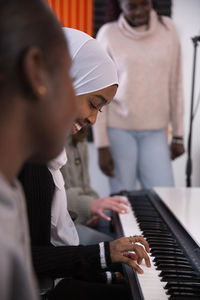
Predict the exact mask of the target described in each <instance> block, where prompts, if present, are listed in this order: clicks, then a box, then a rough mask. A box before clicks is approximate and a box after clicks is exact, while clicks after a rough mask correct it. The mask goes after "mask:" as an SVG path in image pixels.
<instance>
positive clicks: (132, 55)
mask: <svg viewBox="0 0 200 300" xmlns="http://www.w3.org/2000/svg"><path fill="white" fill-rule="evenodd" d="M163 22H164V25H163V24H161V23H160V22H159V21H158V18H157V15H156V13H155V12H154V11H152V12H151V17H150V26H149V28H148V29H147V30H144V31H140V30H135V29H134V28H132V27H131V26H130V25H129V24H128V23H127V22H126V20H125V18H124V16H123V15H121V16H120V18H119V19H118V21H116V22H112V23H107V24H105V25H104V26H103V27H102V28H101V29H100V31H99V33H98V36H97V39H98V41H99V42H100V43H101V45H102V46H103V47H104V49H105V50H106V51H107V53H108V54H109V55H110V57H111V58H112V59H113V61H114V62H115V64H116V67H117V71H118V76H119V87H118V91H117V94H116V96H115V98H114V100H113V101H112V102H111V104H109V105H108V106H106V107H104V108H103V112H102V113H101V114H99V116H98V118H97V122H96V124H95V126H94V128H93V129H94V139H95V144H96V146H97V147H106V146H108V145H109V139H108V136H107V131H106V128H107V127H112V128H121V129H126V130H154V129H155V130H156V129H161V128H165V127H167V126H168V124H169V123H171V126H172V134H173V136H183V94H182V70H181V49H180V43H179V39H178V35H177V32H176V28H175V26H174V23H173V22H172V20H171V19H169V18H167V17H163Z"/></svg>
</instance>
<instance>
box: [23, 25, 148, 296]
mask: <svg viewBox="0 0 200 300" xmlns="http://www.w3.org/2000/svg"><path fill="white" fill-rule="evenodd" d="M65 31H66V34H67V37H68V39H69V46H70V52H71V56H72V59H73V65H72V75H73V77H74V78H75V82H74V85H75V89H76V92H77V94H79V87H83V88H84V84H87V83H88V82H92V85H93V89H92V90H91V91H90V92H88V93H87V94H84V92H82V93H81V95H80V94H79V96H78V99H77V102H78V105H79V114H78V118H77V121H76V122H75V123H74V125H73V133H77V131H78V130H79V129H80V128H82V127H84V126H86V125H89V124H93V123H94V122H95V120H96V116H97V113H98V110H99V109H101V108H102V107H103V106H104V105H105V103H109V102H110V101H111V100H112V98H113V96H114V94H115V92H116V88H117V87H116V85H117V75H116V70H115V67H114V65H113V63H112V61H111V60H110V59H109V58H108V57H107V56H106V55H105V53H104V52H103V50H101V48H100V47H99V44H98V42H97V41H95V40H94V39H92V38H91V37H89V36H88V35H86V34H84V33H81V32H79V31H77V30H73V29H66V30H65ZM88 53H89V58H88V61H86V59H87V57H88ZM76 62H77V63H76ZM94 79H95V80H94ZM97 79H98V80H97ZM99 79H101V80H99ZM77 82H78V83H79V84H80V86H79V85H78V84H77ZM99 82H100V84H99ZM76 84H77V85H76ZM61 161H62V155H61ZM60 166H61V164H60V163H58V158H57V159H54V160H53V161H52V162H50V163H49V164H48V167H47V165H34V164H31V163H30V164H28V165H27V166H26V167H25V168H24V169H23V170H22V173H21V175H20V179H21V181H22V183H23V186H24V190H25V194H26V198H27V203H28V215H29V223H30V232H31V238H32V252H33V262H34V266H35V269H36V272H37V274H38V275H48V276H50V277H52V278H65V279H63V280H62V281H60V282H59V283H58V285H57V286H56V288H55V289H54V290H53V291H52V292H51V294H50V295H49V298H48V299H66V296H67V297H69V299H82V297H83V293H84V297H85V298H86V299H101V298H102V297H104V298H105V299H110V298H112V297H115V298H116V299H122V297H123V299H124V296H126V297H127V298H128V297H129V296H128V295H129V293H128V290H127V289H126V288H125V287H124V286H122V287H120V286H116V285H109V286H108V285H105V284H104V283H103V282H105V279H104V277H102V276H100V275H102V271H103V270H109V269H111V268H112V265H113V263H117V262H124V263H127V264H129V265H130V266H131V267H133V268H134V269H136V270H137V271H138V272H140V273H142V269H141V268H140V266H139V263H140V262H141V260H142V259H145V263H146V265H147V266H150V261H149V257H148V255H147V253H146V251H147V252H148V251H149V246H148V243H147V242H146V240H145V239H144V238H143V237H141V236H139V237H129V238H121V239H119V240H115V241H112V242H110V243H107V242H105V243H100V244H97V245H91V246H80V245H79V246H76V245H77V243H78V241H77V235H76V234H72V235H70V237H69V236H65V234H64V235H63V232H69V230H70V229H71V227H70V228H66V226H68V224H70V226H73V223H71V221H70V222H68V221H69V215H68V214H67V210H66V209H65V210H63V211H64V215H63V214H62V215H60V213H61V212H62V207H64V206H62V205H65V206H66V205H67V204H66V201H65V202H63V200H64V198H63V197H64V196H63V197H61V198H60V201H62V205H59V201H58V200H59V199H58V197H57V196H59V194H60V193H61V192H62V191H63V190H64V189H63V187H64V186H63V185H62V176H61V173H60V170H59V168H60ZM54 192H56V193H55V196H54ZM60 195H61V194H60ZM65 200H66V199H65ZM55 203H57V204H58V205H59V206H57V205H54V204H55ZM59 212H60V213H59ZM65 213H66V214H65ZM52 216H53V218H52ZM55 216H56V217H55ZM63 216H64V218H65V220H64V223H63ZM52 219H54V221H55V223H54V224H51V222H52ZM67 220H68V221H67ZM60 221H61V222H60ZM56 222H57V223H56ZM52 225H53V226H54V229H55V227H57V230H54V231H52V230H51V229H52ZM62 226H65V228H66V231H65V230H64V229H63V227H62ZM63 230H64V231H63ZM73 232H74V233H75V230H74V228H73ZM66 235H67V233H66ZM63 237H64V240H63ZM74 237H75V238H74ZM66 241H67V242H66ZM137 242H140V243H142V244H143V245H144V246H145V249H146V251H145V250H144V248H143V247H142V246H140V245H138V244H137ZM55 245H56V246H55ZM69 245H70V246H69ZM73 245H74V246H73ZM129 251H134V252H135V254H130V253H129ZM102 278H103V279H102ZM75 287H76V288H75Z"/></svg>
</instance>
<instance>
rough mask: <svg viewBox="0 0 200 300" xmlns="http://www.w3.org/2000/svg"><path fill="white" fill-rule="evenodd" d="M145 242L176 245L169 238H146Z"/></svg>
mask: <svg viewBox="0 0 200 300" xmlns="http://www.w3.org/2000/svg"><path fill="white" fill-rule="evenodd" d="M147 240H148V242H160V243H163V242H169V243H175V244H176V241H175V240H174V239H172V238H169V237H148V238H147Z"/></svg>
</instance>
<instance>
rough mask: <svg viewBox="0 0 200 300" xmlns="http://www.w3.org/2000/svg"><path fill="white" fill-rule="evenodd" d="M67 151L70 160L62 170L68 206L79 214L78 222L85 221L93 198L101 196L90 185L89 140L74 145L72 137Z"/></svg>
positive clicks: (67, 145)
mask: <svg viewBox="0 0 200 300" xmlns="http://www.w3.org/2000/svg"><path fill="white" fill-rule="evenodd" d="M66 152H67V158H68V161H67V164H66V165H65V166H64V167H62V169H61V172H62V174H63V177H64V180H65V187H66V192H67V202H68V207H67V208H68V210H72V211H74V212H76V213H77V214H78V219H77V220H76V221H77V222H78V223H80V222H85V221H86V220H87V219H88V218H89V217H90V206H91V202H92V200H93V199H96V198H99V196H98V194H97V193H96V192H95V191H94V190H93V189H92V188H91V186H90V178H89V172H88V149H87V141H83V142H79V143H78V144H77V145H76V146H74V145H73V144H72V140H71V137H70V138H69V139H68V141H67V143H66Z"/></svg>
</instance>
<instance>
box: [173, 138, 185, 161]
mask: <svg viewBox="0 0 200 300" xmlns="http://www.w3.org/2000/svg"><path fill="white" fill-rule="evenodd" d="M170 151H171V159H172V160H174V159H175V158H177V157H179V156H181V155H182V154H183V153H184V152H185V148H184V144H183V143H177V142H174V141H172V143H171V146H170Z"/></svg>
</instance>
